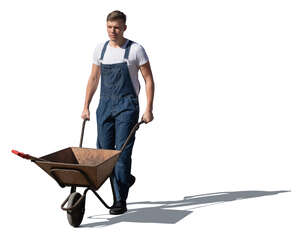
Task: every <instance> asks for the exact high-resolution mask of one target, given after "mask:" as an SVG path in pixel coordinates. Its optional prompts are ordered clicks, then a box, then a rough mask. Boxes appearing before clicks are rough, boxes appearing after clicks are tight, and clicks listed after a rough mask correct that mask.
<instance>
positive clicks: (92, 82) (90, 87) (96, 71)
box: [81, 64, 100, 120]
mask: <svg viewBox="0 0 300 238" xmlns="http://www.w3.org/2000/svg"><path fill="white" fill-rule="evenodd" d="M99 79H100V66H98V65H95V64H93V66H92V72H91V75H90V77H89V80H88V84H87V87H86V94H85V101H84V108H83V112H82V114H81V118H82V119H88V120H90V111H89V106H90V103H91V101H92V98H93V95H94V93H95V91H96V90H97V87H98V83H99Z"/></svg>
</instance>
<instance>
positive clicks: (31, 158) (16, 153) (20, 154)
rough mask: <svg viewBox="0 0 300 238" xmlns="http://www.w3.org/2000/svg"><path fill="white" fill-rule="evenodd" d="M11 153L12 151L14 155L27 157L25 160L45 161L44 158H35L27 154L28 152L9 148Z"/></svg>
mask: <svg viewBox="0 0 300 238" xmlns="http://www.w3.org/2000/svg"><path fill="white" fill-rule="evenodd" d="M11 152H12V153H14V154H15V155H18V156H20V157H22V158H23V159H27V160H31V161H32V162H35V161H46V160H44V159H41V158H36V157H34V156H32V155H29V154H24V153H23V152H19V151H17V150H11Z"/></svg>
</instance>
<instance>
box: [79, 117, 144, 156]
mask: <svg viewBox="0 0 300 238" xmlns="http://www.w3.org/2000/svg"><path fill="white" fill-rule="evenodd" d="M86 121H87V119H84V120H83V122H82V128H81V136H80V143H79V147H82V141H83V135H84V128H85V123H86ZM143 123H145V122H144V121H143V120H141V121H140V122H138V123H136V124H135V126H134V127H133V128H132V130H131V131H130V133H129V135H128V137H127V139H126V141H125V142H124V144H123V146H122V147H121V151H123V149H124V148H125V146H126V145H127V143H128V141H129V140H130V138H131V137H132V136H133V134H134V133H135V132H136V131H137V130H138V129H139V127H140V125H141V124H143Z"/></svg>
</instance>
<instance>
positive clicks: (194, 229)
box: [0, 0, 300, 237]
mask: <svg viewBox="0 0 300 238" xmlns="http://www.w3.org/2000/svg"><path fill="white" fill-rule="evenodd" d="M116 9H118V10H121V11H124V12H125V13H126V15H127V17H128V21H127V25H128V29H127V31H126V33H125V37H127V38H129V39H132V40H134V41H136V42H139V43H140V44H142V45H143V46H144V48H145V49H146V52H147V54H148V55H149V58H150V62H151V66H152V70H153V75H154V80H155V86H156V91H155V102H154V117H155V119H154V121H153V122H151V123H149V124H147V125H143V126H141V128H140V129H139V131H138V132H137V135H136V138H137V139H136V144H135V147H134V152H133V156H132V157H133V167H132V172H133V174H134V175H136V177H137V181H136V184H135V185H134V187H133V188H132V190H131V192H130V195H129V199H128V202H129V203H138V204H129V205H128V209H129V212H128V213H127V214H125V215H124V216H119V217H111V216H109V215H107V214H108V210H107V209H105V208H104V207H103V206H102V205H101V204H100V203H99V202H98V201H97V199H96V198H95V197H94V196H93V195H91V194H90V195H88V198H87V204H86V213H85V218H84V220H83V222H82V224H83V227H82V228H79V229H74V228H72V227H71V226H69V224H68V222H67V219H66V214H65V213H64V212H63V211H62V210H61V209H60V204H61V202H62V201H63V200H64V199H65V197H66V196H67V195H68V192H69V189H61V188H60V187H59V186H58V185H57V184H56V182H55V181H54V180H52V179H51V178H50V177H49V176H48V175H47V174H45V173H44V172H43V171H42V170H41V169H39V168H38V167H36V166H35V165H34V164H33V163H30V162H29V161H24V160H22V159H21V158H19V157H16V156H14V155H13V154H11V153H10V150H11V149H17V150H20V151H23V152H25V153H30V154H32V155H34V156H38V157H39V156H43V155H46V154H48V153H52V152H55V151H57V150H60V149H63V148H66V147H69V146H78V143H79V137H80V129H81V122H82V121H81V118H80V115H81V112H82V109H83V103H84V96H85V89H86V84H87V80H88V76H89V74H90V71H91V66H92V55H93V51H94V48H95V47H96V44H97V43H99V42H102V41H105V40H107V39H108V37H107V33H106V25H105V23H106V16H107V14H108V13H109V12H111V11H113V10H116ZM299 11H300V8H299V5H298V3H297V1H287V0H285V1H274V0H273V1H265V0H259V1H256V0H253V1H238V0H237V1H213V0H212V1H157V2H156V1H152V2H150V1H147V2H146V1H117V0H115V1H74V0H72V1H54V0H52V1H32V0H27V1H21V0H9V1H8V0H7V1H1V3H0V25H1V28H0V31H1V37H0V42H1V44H0V67H1V70H0V78H1V82H2V83H1V89H0V90H1V94H0V96H1V98H0V102H1V125H0V126H1V161H2V163H1V173H0V174H1V175H0V176H1V179H0V181H1V189H2V192H1V198H0V199H1V216H0V217H1V218H0V219H1V229H0V230H1V231H0V232H1V237H16V236H17V235H25V236H26V237H27V236H30V237H54V236H57V237H58V236H65V237H67V236H68V237H83V236H86V237H95V236H98V235H99V236H102V237H104V236H106V237H108V236H109V237H115V236H120V234H122V235H124V236H125V237H129V236H130V237H155V236H165V237H166V236H178V237H182V236H187V234H188V233H189V235H188V236H189V237H299V228H298V229H297V228H296V225H298V224H297V223H296V221H298V220H299V201H300V200H299V198H300V196H299V177H300V176H299V166H297V165H296V160H298V159H299V155H300V151H299V142H300V137H299V135H300V126H299V119H300V113H299V102H300V96H299V89H300V88H299V79H300V77H299V76H300V72H299V64H300V57H299V55H300V47H299V42H300V34H299V22H300V17H299ZM140 76H141V75H140ZM140 82H141V85H142V89H141V93H140V108H141V115H142V112H143V110H144V109H145V98H146V97H145V89H144V81H143V79H142V77H140ZM98 100H99V91H97V92H96V94H95V96H94V98H93V101H92V104H91V107H90V110H91V121H90V122H88V123H87V125H86V132H85V138H84V146H85V147H91V148H94V147H95V142H96V120H95V111H96V107H97V104H98ZM141 115H140V116H141ZM278 191H279V192H278ZM282 191H288V192H282ZM98 192H99V193H100V194H101V195H102V196H103V197H104V198H105V199H106V200H108V201H109V202H110V201H111V192H110V188H109V184H108V183H107V184H105V185H104V186H103V187H101V188H100V189H99V190H98ZM210 193H212V195H207V194H210ZM266 195H269V196H266ZM188 196H193V197H194V198H195V199H194V200H193V199H192V201H193V202H194V204H193V205H191V204H188V203H187V201H188V200H189V199H187V198H186V199H185V200H183V199H184V197H188ZM146 201H148V202H146ZM176 204H177V205H176ZM162 206H164V209H163V208H162ZM172 206H175V207H172ZM155 207H156V208H155ZM182 214H185V215H182ZM175 218H178V219H177V220H176V219H175ZM175 220H176V221H175ZM3 234H5V236H3Z"/></svg>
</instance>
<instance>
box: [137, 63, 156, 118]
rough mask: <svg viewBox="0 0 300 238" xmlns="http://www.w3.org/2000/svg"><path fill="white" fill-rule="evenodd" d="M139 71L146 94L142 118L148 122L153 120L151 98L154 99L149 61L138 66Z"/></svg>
mask: <svg viewBox="0 0 300 238" xmlns="http://www.w3.org/2000/svg"><path fill="white" fill-rule="evenodd" d="M140 70H141V73H142V75H143V78H144V80H145V88H146V96H147V105H146V110H145V113H144V114H143V117H142V119H143V120H144V121H145V122H146V123H148V122H150V121H152V120H153V118H154V117H153V113H152V111H153V99H154V80H153V75H152V71H151V66H150V62H149V61H148V62H147V63H146V64H143V65H141V66H140Z"/></svg>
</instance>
